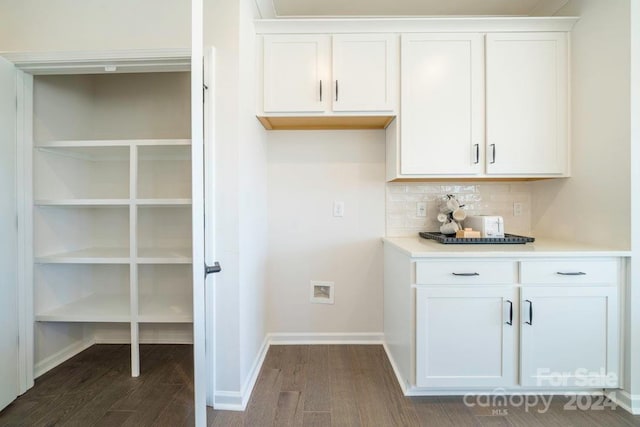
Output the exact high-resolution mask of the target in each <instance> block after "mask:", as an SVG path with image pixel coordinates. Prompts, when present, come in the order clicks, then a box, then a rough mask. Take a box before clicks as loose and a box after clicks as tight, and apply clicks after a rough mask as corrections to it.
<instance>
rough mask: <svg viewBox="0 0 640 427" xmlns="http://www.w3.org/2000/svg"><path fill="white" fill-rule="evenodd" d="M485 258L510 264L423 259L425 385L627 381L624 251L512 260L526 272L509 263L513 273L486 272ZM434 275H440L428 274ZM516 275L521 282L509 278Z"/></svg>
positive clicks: (419, 317) (562, 385)
mask: <svg viewBox="0 0 640 427" xmlns="http://www.w3.org/2000/svg"><path fill="white" fill-rule="evenodd" d="M483 264H484V265H493V264H495V265H502V264H504V265H505V266H508V264H509V263H508V262H503V263H502V264H501V263H496V261H495V260H492V259H486V260H483V259H477V258H474V259H472V260H466V261H463V260H456V261H446V260H445V261H438V262H433V261H427V260H425V261H422V260H421V261H418V262H416V263H415V265H416V281H417V286H416V292H415V310H416V311H415V319H416V325H415V333H416V335H415V386H416V387H420V388H434V389H457V390H464V389H469V388H514V387H522V388H523V389H540V390H549V389H554V388H555V389H570V388H582V389H602V388H617V387H618V386H619V380H618V372H619V345H620V343H619V309H618V274H617V271H618V270H617V266H618V261H617V260H616V259H612V258H609V259H599V260H598V259H593V260H590V259H578V258H575V259H561V260H545V259H541V260H535V261H524V260H523V261H518V260H511V264H513V265H514V266H518V270H519V272H520V274H519V275H518V276H517V277H516V278H515V279H514V275H513V274H512V273H511V271H510V269H509V268H506V267H505V268H503V269H502V270H503V274H502V276H504V277H500V276H501V275H500V274H498V273H497V272H494V274H492V275H487V274H485V273H484V272H483V271H481V270H480V266H481V265H483ZM465 266H466V270H465V269H464V268H465ZM469 266H473V268H471V270H473V272H472V273H469V272H467V270H468V271H471V270H469ZM599 267H602V268H599ZM449 270H451V271H452V273H450V274H448V275H446V274H445V273H446V272H448V271H449ZM547 270H548V271H547ZM457 271H465V272H466V273H465V275H464V277H462V279H464V280H466V281H467V282H468V283H460V280H461V278H460V277H459V276H460V275H461V273H457ZM496 271H498V270H496ZM486 276H489V278H492V279H494V280H495V281H494V282H493V284H489V283H490V281H489V280H488V279H487V278H486ZM435 277H439V278H440V279H441V283H439V284H435V283H432V282H430V281H429V278H435ZM482 277H485V281H482V279H481V278H482ZM509 279H512V280H513V284H511V285H506V284H504V283H507V281H508V280H509ZM474 281H476V282H474ZM477 281H480V283H477ZM425 283H428V284H425ZM518 340H519V341H518ZM518 342H519V345H518Z"/></svg>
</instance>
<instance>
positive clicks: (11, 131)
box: [0, 58, 18, 410]
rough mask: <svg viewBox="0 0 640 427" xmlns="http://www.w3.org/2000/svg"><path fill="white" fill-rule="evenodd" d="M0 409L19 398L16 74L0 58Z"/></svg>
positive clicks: (12, 68) (11, 65)
mask: <svg viewBox="0 0 640 427" xmlns="http://www.w3.org/2000/svg"><path fill="white" fill-rule="evenodd" d="M0 94H1V95H2V96H0V194H1V195H2V197H0V236H2V237H1V238H0V296H1V297H0V325H2V327H0V410H1V409H2V408H4V407H5V406H7V405H8V404H9V403H11V402H12V401H13V400H14V399H15V398H16V396H17V395H18V310H17V307H18V283H17V280H18V279H17V271H16V264H17V258H16V253H17V248H18V234H17V233H18V229H17V227H16V214H17V211H16V209H17V207H16V71H15V68H14V67H13V64H11V63H9V62H8V61H6V60H5V59H3V58H0Z"/></svg>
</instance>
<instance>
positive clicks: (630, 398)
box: [607, 390, 640, 415]
mask: <svg viewBox="0 0 640 427" xmlns="http://www.w3.org/2000/svg"><path fill="white" fill-rule="evenodd" d="M607 397H608V398H609V399H611V400H612V401H613V402H615V404H616V405H618V406H620V407H621V408H622V409H624V410H625V411H627V412H629V413H631V414H633V415H640V395H638V394H630V393H628V392H627V391H625V390H614V391H610V392H608V393H607Z"/></svg>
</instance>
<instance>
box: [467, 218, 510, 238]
mask: <svg viewBox="0 0 640 427" xmlns="http://www.w3.org/2000/svg"><path fill="white" fill-rule="evenodd" d="M464 228H471V229H473V230H476V231H479V232H480V235H481V236H482V237H504V220H503V219H502V217H501V216H498V215H469V216H467V217H466V218H465V220H464Z"/></svg>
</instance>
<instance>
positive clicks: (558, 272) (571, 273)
mask: <svg viewBox="0 0 640 427" xmlns="http://www.w3.org/2000/svg"><path fill="white" fill-rule="evenodd" d="M556 274H559V275H561V276H586V275H587V273H585V272H584V271H572V272H569V273H565V272H562V271H557V272H556Z"/></svg>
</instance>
